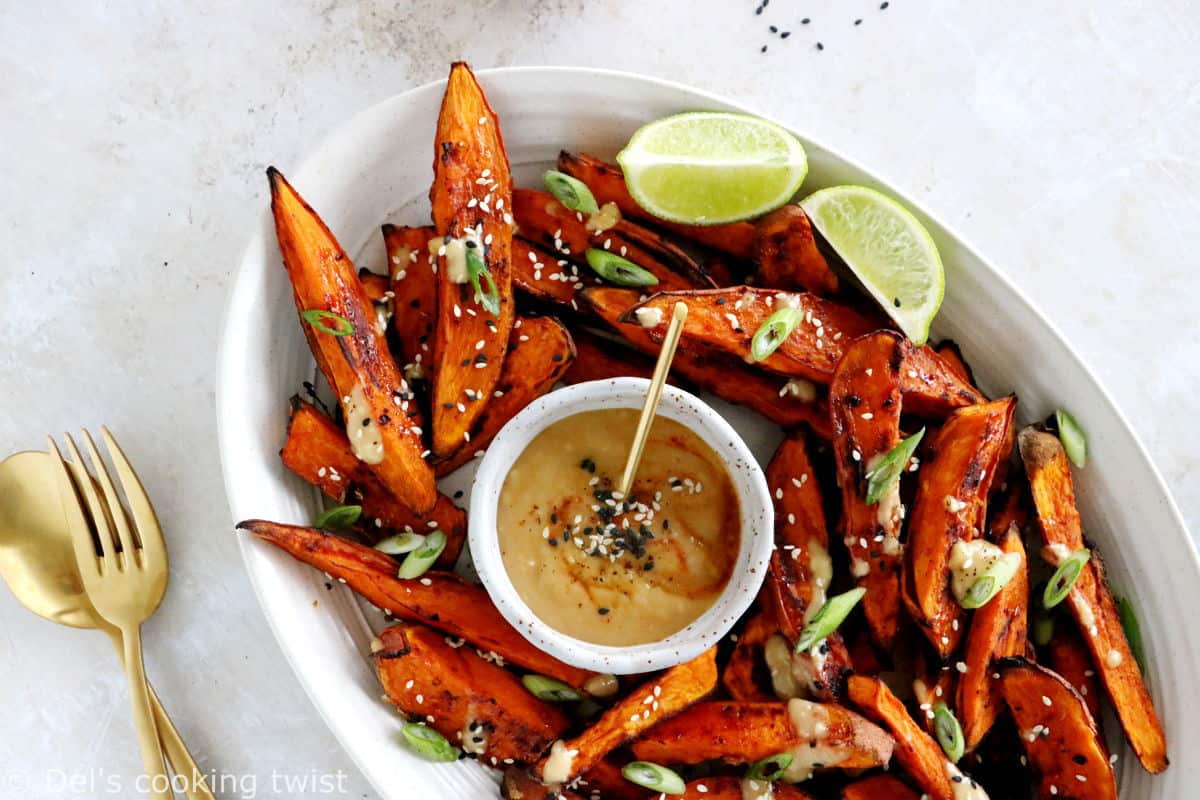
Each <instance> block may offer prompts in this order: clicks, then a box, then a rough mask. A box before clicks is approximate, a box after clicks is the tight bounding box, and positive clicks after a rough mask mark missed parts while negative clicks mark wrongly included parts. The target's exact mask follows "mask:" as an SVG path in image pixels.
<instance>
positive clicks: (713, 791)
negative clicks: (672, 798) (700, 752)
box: [678, 775, 812, 800]
mask: <svg viewBox="0 0 1200 800" xmlns="http://www.w3.org/2000/svg"><path fill="white" fill-rule="evenodd" d="M763 788H764V789H765V786H764V787H763ZM749 791H750V792H753V791H754V787H749ZM754 796H756V795H754V794H744V793H743V791H742V779H741V778H735V777H733V776H732V775H716V776H713V777H709V778H697V779H696V780H694V781H691V782H689V783H688V784H687V787H686V791H685V792H684V793H683V794H681V795H678V797H679V798H680V800H744V798H746V797H754ZM765 796H767V797H771V798H773V800H812V795H810V794H809V793H808V792H805V791H801V790H800V789H797V788H796V787H795V786H792V785H791V784H790V783H782V782H777V783H775V785H774V786H772V787H771V793H770V795H765Z"/></svg>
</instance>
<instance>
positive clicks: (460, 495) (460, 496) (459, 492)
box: [454, 489, 463, 500]
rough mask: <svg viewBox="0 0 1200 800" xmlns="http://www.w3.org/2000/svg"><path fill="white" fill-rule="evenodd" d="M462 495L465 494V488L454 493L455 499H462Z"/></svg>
mask: <svg viewBox="0 0 1200 800" xmlns="http://www.w3.org/2000/svg"><path fill="white" fill-rule="evenodd" d="M462 496H463V490H462V489H459V490H458V491H457V492H455V493H454V499H455V500H461V499H462Z"/></svg>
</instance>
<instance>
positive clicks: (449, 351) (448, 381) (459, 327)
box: [429, 61, 514, 459]
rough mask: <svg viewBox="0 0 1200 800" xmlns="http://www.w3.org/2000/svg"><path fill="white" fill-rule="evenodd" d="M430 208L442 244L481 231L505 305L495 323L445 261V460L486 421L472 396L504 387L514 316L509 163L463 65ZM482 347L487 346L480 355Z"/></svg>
mask: <svg viewBox="0 0 1200 800" xmlns="http://www.w3.org/2000/svg"><path fill="white" fill-rule="evenodd" d="M481 119H482V120H484V122H483V124H480V122H479V120H481ZM485 173H486V174H485ZM480 181H483V182H484V183H480ZM488 181H490V183H489V182H488ZM473 200H474V201H475V202H474V203H472V202H471V201H473ZM429 201H430V204H431V205H432V207H433V225H434V228H435V229H436V230H437V235H438V236H451V237H455V238H458V237H462V236H463V235H464V234H465V233H466V232H467V230H468V229H477V230H481V231H482V233H481V236H480V239H481V240H482V241H483V243H484V247H483V255H484V261H485V263H486V264H487V267H488V270H489V272H490V273H491V275H492V279H493V280H494V281H495V283H496V289H497V291H498V293H499V298H500V315H499V316H498V317H494V316H492V315H491V314H490V313H489V312H487V311H485V310H484V308H483V306H481V305H480V304H479V303H477V302H476V301H475V299H474V290H473V289H472V287H471V284H470V283H455V282H453V281H452V280H450V275H449V270H447V269H446V268H445V267H446V263H445V259H444V258H441V259H439V262H440V263H439V268H438V273H437V319H436V321H435V326H434V343H433V352H434V354H435V356H436V358H437V368H436V369H435V370H434V373H433V397H432V401H431V403H430V406H431V409H432V411H431V416H432V418H433V453H434V455H435V456H437V457H438V458H442V459H444V458H448V457H449V456H451V455H453V454H454V453H455V452H456V451H457V450H458V449H459V448H461V447H464V446H467V441H466V439H467V435H468V434H469V433H470V432H471V430H472V429H473V428H474V427H475V424H476V422H478V420H479V415H480V414H481V413H483V408H484V406H483V405H482V404H480V403H473V404H471V405H466V404H465V403H464V405H463V407H464V408H465V409H466V410H465V411H459V410H458V408H459V403H462V402H463V400H464V398H465V397H466V390H467V389H471V390H472V391H474V392H477V393H478V394H479V395H480V396H483V397H490V396H491V394H492V391H493V390H494V389H495V386H496V382H497V381H498V380H499V379H500V370H501V368H502V367H503V365H504V355H505V351H506V349H507V347H508V335H509V331H510V330H511V329H512V324H513V311H514V303H513V296H512V272H511V261H512V238H513V226H512V216H511V212H510V211H509V210H508V209H511V208H512V177H511V175H510V174H509V170H508V156H507V154H506V153H505V150H504V139H503V137H502V136H501V133H500V123H499V120H497V118H496V114H495V112H494V111H492V107H491V106H490V105H489V104H488V101H487V98H486V97H485V96H484V94H483V89H482V88H480V86H479V83H478V81H476V80H475V76H474V75H473V74H472V73H471V69H470V67H468V66H467V65H466V64H464V63H462V62H461V61H460V62H457V63H455V64H454V65H453V66H452V67H451V68H450V78H449V81H448V82H447V84H446V94H445V97H444V98H443V99H442V109H441V113H440V114H439V115H438V125H437V138H436V140H435V142H434V162H433V187H432V188H431V189H430V190H429ZM455 309H458V313H455ZM478 342H483V346H482V347H477V343H478Z"/></svg>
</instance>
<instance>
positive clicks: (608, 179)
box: [558, 150, 755, 259]
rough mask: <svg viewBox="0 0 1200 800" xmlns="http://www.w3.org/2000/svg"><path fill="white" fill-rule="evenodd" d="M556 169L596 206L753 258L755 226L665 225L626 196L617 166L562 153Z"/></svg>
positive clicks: (621, 176) (686, 237)
mask: <svg viewBox="0 0 1200 800" xmlns="http://www.w3.org/2000/svg"><path fill="white" fill-rule="evenodd" d="M558 168H559V169H560V170H561V171H563V172H565V173H567V174H568V175H570V176H571V177H573V178H576V179H577V180H581V181H583V182H584V183H586V184H587V187H588V188H589V189H591V190H592V195H593V196H594V197H595V198H596V202H597V203H599V204H601V205H603V204H604V203H615V204H616V206H617V208H619V209H620V210H621V214H623V215H624V216H626V217H631V218H633V219H640V220H644V221H646V222H650V223H652V224H653V225H655V226H656V227H659V228H662V229H663V230H667V231H671V232H672V233H675V234H678V235H679V236H682V237H683V238H685V239H690V240H692V241H693V242H697V243H698V244H702V245H704V246H706V247H711V248H713V249H714V250H719V251H720V252H722V253H726V254H728V255H731V256H733V257H735V258H740V259H749V258H752V257H753V256H754V241H755V237H754V226H753V225H752V224H751V223H749V222H731V223H728V224H725V225H681V224H679V223H676V222H667V221H666V220H664V219H659V218H658V217H656V216H654V215H653V214H650V213H649V212H648V211H646V210H645V209H643V208H642V207H641V206H639V205H638V204H637V201H636V200H634V199H633V197H632V196H631V195H630V194H629V189H628V187H626V185H625V176H624V175H623V174H622V173H621V168H620V167H618V166H617V165H616V164H609V163H607V162H605V161H601V160H600V159H598V158H593V157H592V156H589V155H587V154H586V153H568V152H567V151H565V150H564V151H562V152H561V153H559V154H558Z"/></svg>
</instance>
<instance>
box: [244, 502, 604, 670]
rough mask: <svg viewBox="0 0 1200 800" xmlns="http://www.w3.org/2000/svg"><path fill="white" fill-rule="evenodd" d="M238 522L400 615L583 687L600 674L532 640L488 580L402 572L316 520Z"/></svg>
mask: <svg viewBox="0 0 1200 800" xmlns="http://www.w3.org/2000/svg"><path fill="white" fill-rule="evenodd" d="M237 527H238V529H239V530H245V531H249V532H250V533H252V534H254V535H255V536H257V537H258V538H259V539H262V540H263V541H265V542H268V543H269V544H273V545H275V546H276V547H278V548H279V549H280V550H283V551H285V552H286V553H288V554H290V555H291V556H292V557H294V558H296V559H297V560H299V561H303V562H304V563H305V564H310V565H312V566H314V567H316V568H317V569H319V570H322V571H324V572H327V573H329V574H330V575H332V576H333V577H334V578H338V579H341V580H344V581H345V582H346V585H347V586H349V587H350V588H351V589H353V590H354V592H355V593H357V594H359V595H362V596H363V597H365V598H366V599H367V600H369V601H371V602H372V603H373V604H375V605H376V606H377V607H379V608H381V609H383V610H384V611H386V612H387V613H390V614H391V615H392V616H395V617H398V618H400V619H404V620H408V621H411V622H421V623H424V624H425V625H428V626H429V627H431V628H435V629H437V630H439V631H441V632H442V633H448V634H450V635H451V636H458V637H461V638H463V639H466V640H467V641H468V642H470V643H471V644H473V645H474V646H475V647H478V648H479V649H480V650H483V651H485V652H487V651H490V652H493V653H496V654H497V655H499V656H501V657H502V658H503V659H504V660H505V661H506V662H510V663H513V664H516V665H518V666H521V667H524V668H525V669H527V670H529V671H530V672H536V673H539V674H541V675H548V676H549V677H551V678H557V679H558V680H560V681H562V682H564V683H567V684H569V685H571V686H573V687H575V688H576V689H582V688H583V685H584V684H585V683H587V681H588V679H589V678H591V677H593V676H594V673H591V672H588V671H587V670H582V669H579V668H578V667H572V666H570V665H568V664H564V663H563V662H561V661H559V660H558V659H557V658H554V657H553V656H551V655H549V654H547V653H544V652H542V651H541V650H539V649H538V648H537V647H535V646H533V645H532V644H530V643H529V641H528V640H526V639H525V637H524V636H522V635H521V634H520V633H518V632H517V629H516V628H514V627H512V626H511V625H509V624H508V622H507V621H506V620H505V619H504V617H502V616H501V615H500V612H499V611H498V610H496V607H495V606H494V605H493V604H492V600H491V598H490V597H488V594H487V592H486V591H485V590H484V589H483V587H481V586H475V585H474V584H470V583H467V582H466V581H464V580H463V579H462V578H460V577H459V576H458V575H455V574H453V573H450V572H440V571H432V570H431V571H430V572H426V573H425V574H424V575H422V576H421V580H402V579H400V578H397V577H396V562H395V561H394V560H392V558H391V557H390V556H388V555H385V554H383V553H381V552H379V551H378V550H375V549H373V548H370V547H367V546H365V545H361V544H357V543H355V542H351V541H349V540H347V539H343V538H341V537H339V536H335V535H333V534H331V533H326V532H325V531H321V530H317V529H316V528H306V527H303V526H300V525H283V524H281V523H278V522H267V521H266V520H257V519H251V520H246V521H244V522H239V523H238V526H237ZM426 581H428V582H426Z"/></svg>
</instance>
